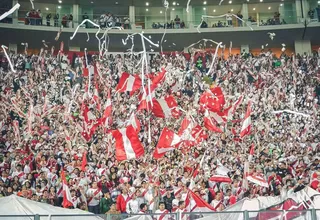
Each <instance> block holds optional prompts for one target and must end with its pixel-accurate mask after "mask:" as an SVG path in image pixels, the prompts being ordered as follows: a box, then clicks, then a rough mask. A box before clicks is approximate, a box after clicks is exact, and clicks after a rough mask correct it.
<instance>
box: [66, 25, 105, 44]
mask: <svg viewBox="0 0 320 220" xmlns="http://www.w3.org/2000/svg"><path fill="white" fill-rule="evenodd" d="M86 22H89V23H90V24H92V25H93V26H95V27H97V28H98V31H97V32H96V35H95V36H96V38H97V40H98V42H99V48H101V41H100V38H99V37H98V34H99V33H100V31H101V28H100V25H98V24H96V23H94V22H93V21H91V20H89V19H84V20H83V21H82V22H81V24H79V25H78V26H77V28H76V30H75V31H74V33H73V35H72V36H71V37H70V40H73V38H74V37H75V36H76V34H77V33H78V30H79V28H80V27H81V26H82V25H83V24H85V23H86ZM87 34H88V33H87ZM88 35H89V34H88Z"/></svg>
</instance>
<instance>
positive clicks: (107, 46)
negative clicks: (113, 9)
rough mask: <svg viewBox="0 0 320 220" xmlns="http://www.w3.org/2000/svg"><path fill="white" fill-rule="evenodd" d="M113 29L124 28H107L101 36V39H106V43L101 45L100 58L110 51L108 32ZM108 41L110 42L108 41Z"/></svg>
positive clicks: (120, 28) (119, 28)
mask: <svg viewBox="0 0 320 220" xmlns="http://www.w3.org/2000/svg"><path fill="white" fill-rule="evenodd" d="M112 29H118V30H120V31H121V30H123V28H122V27H109V28H107V29H106V30H105V32H104V33H103V35H102V37H101V38H100V40H102V39H103V38H104V39H105V40H104V43H103V44H102V45H101V47H99V58H101V56H105V55H106V54H107V52H108V49H109V42H110V38H109V35H108V32H109V31H110V30H112ZM107 42H108V43H107ZM103 50H104V51H105V52H104V53H103V54H102V51H103Z"/></svg>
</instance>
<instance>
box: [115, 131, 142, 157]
mask: <svg viewBox="0 0 320 220" xmlns="http://www.w3.org/2000/svg"><path fill="white" fill-rule="evenodd" d="M112 136H113V137H114V138H115V139H116V159H117V160H118V161H121V160H130V159H135V158H139V157H141V156H142V155H143V154H144V148H143V146H142V144H141V142H140V140H139V138H138V134H137V132H136V129H135V128H134V127H133V126H132V125H130V126H128V127H126V128H121V129H118V130H113V131H112Z"/></svg>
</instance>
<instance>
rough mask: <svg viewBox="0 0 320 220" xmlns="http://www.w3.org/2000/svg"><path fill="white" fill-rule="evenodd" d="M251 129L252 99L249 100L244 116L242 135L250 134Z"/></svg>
mask: <svg viewBox="0 0 320 220" xmlns="http://www.w3.org/2000/svg"><path fill="white" fill-rule="evenodd" d="M250 131H251V101H249V102H248V107H247V112H246V115H245V116H244V120H243V124H242V128H241V132H240V137H244V136H245V135H248V134H250Z"/></svg>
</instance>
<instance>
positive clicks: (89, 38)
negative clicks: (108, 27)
mask: <svg viewBox="0 0 320 220" xmlns="http://www.w3.org/2000/svg"><path fill="white" fill-rule="evenodd" d="M87 37H88V38H87V42H89V40H90V36H89V33H88V31H87Z"/></svg>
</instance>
